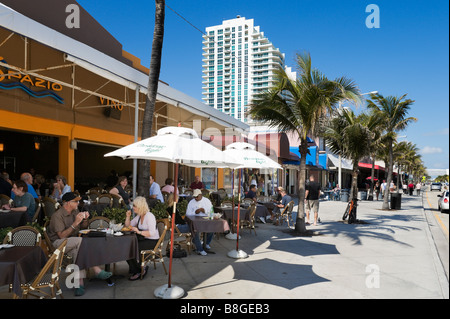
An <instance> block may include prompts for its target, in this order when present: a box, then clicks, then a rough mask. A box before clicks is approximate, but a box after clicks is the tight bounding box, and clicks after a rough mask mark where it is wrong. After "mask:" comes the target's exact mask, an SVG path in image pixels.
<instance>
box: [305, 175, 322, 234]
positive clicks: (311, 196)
mask: <svg viewBox="0 0 450 319" xmlns="http://www.w3.org/2000/svg"><path fill="white" fill-rule="evenodd" d="M320 193H321V189H320V185H319V183H317V182H315V181H314V176H313V175H311V176H310V177H309V183H307V184H306V192H305V203H306V224H309V211H310V210H314V226H317V219H318V217H319V197H320Z"/></svg>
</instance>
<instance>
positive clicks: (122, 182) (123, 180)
mask: <svg viewBox="0 0 450 319" xmlns="http://www.w3.org/2000/svg"><path fill="white" fill-rule="evenodd" d="M127 185H128V179H127V177H126V176H120V177H119V179H118V181H117V185H116V186H114V187H113V188H111V189H110V190H109V193H110V194H113V195H118V196H120V197H122V199H123V202H124V203H125V205H127V207H128V206H129V205H130V195H128V193H127V192H125V187H127ZM130 208H131V207H130Z"/></svg>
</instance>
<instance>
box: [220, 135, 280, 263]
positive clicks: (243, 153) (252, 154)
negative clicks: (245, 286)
mask: <svg viewBox="0 0 450 319" xmlns="http://www.w3.org/2000/svg"><path fill="white" fill-rule="evenodd" d="M223 152H224V153H225V154H227V155H228V156H230V157H232V158H234V159H235V160H236V161H239V162H240V163H241V165H239V166H238V167H235V169H239V186H238V188H239V189H238V198H239V202H240V201H241V177H242V170H241V169H242V168H258V169H283V168H282V167H281V165H280V164H278V163H277V162H275V161H274V160H272V159H271V158H269V157H268V156H266V155H264V154H262V153H260V152H258V151H256V150H255V146H254V145H252V144H249V143H244V142H236V143H232V144H230V145H228V146H227V147H226V148H225V151H223ZM233 187H234V185H233ZM240 208H241V206H240V205H239V203H238V222H239V220H240V210H241V209H240ZM232 211H233V212H234V201H233V204H232ZM233 219H234V213H233ZM233 224H234V220H233ZM227 238H229V239H234V236H232V235H231V236H229V237H227ZM235 239H236V250H231V251H229V252H228V257H231V258H237V259H239V258H246V257H247V254H246V253H245V252H244V251H242V250H239V227H237V232H236V238H235Z"/></svg>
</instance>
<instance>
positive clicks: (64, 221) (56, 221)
mask: <svg viewBox="0 0 450 319" xmlns="http://www.w3.org/2000/svg"><path fill="white" fill-rule="evenodd" d="M80 199H81V197H79V196H77V195H76V194H75V193H73V192H69V193H66V194H64V195H63V197H62V201H63V204H62V206H61V208H59V209H58V210H57V211H56V212H55V213H54V214H53V215H52V218H51V220H50V225H49V227H48V231H47V232H48V237H49V238H50V241H51V242H52V245H53V247H55V248H57V247H58V246H59V245H61V243H62V242H63V241H64V240H65V239H67V245H66V254H68V255H69V256H71V257H72V259H73V262H74V263H75V262H76V260H77V256H78V250H79V249H80V246H81V241H82V240H83V237H78V232H79V231H80V229H81V228H87V226H88V222H87V219H88V217H89V213H88V212H81V213H80V212H79V211H78V209H77V208H78V202H79V201H80ZM92 268H93V270H94V273H95V277H96V278H99V279H103V280H104V279H108V278H109V277H111V275H112V273H110V272H107V271H104V270H102V269H100V267H98V266H94V267H92ZM84 277H86V271H85V270H84V269H82V270H81V271H80V277H79V278H80V282H79V286H78V288H76V289H75V296H82V295H84V292H85V289H84V285H83V278H84Z"/></svg>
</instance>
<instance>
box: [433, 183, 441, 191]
mask: <svg viewBox="0 0 450 319" xmlns="http://www.w3.org/2000/svg"><path fill="white" fill-rule="evenodd" d="M441 188H442V184H441V183H431V186H430V191H434V190H438V191H441Z"/></svg>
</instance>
